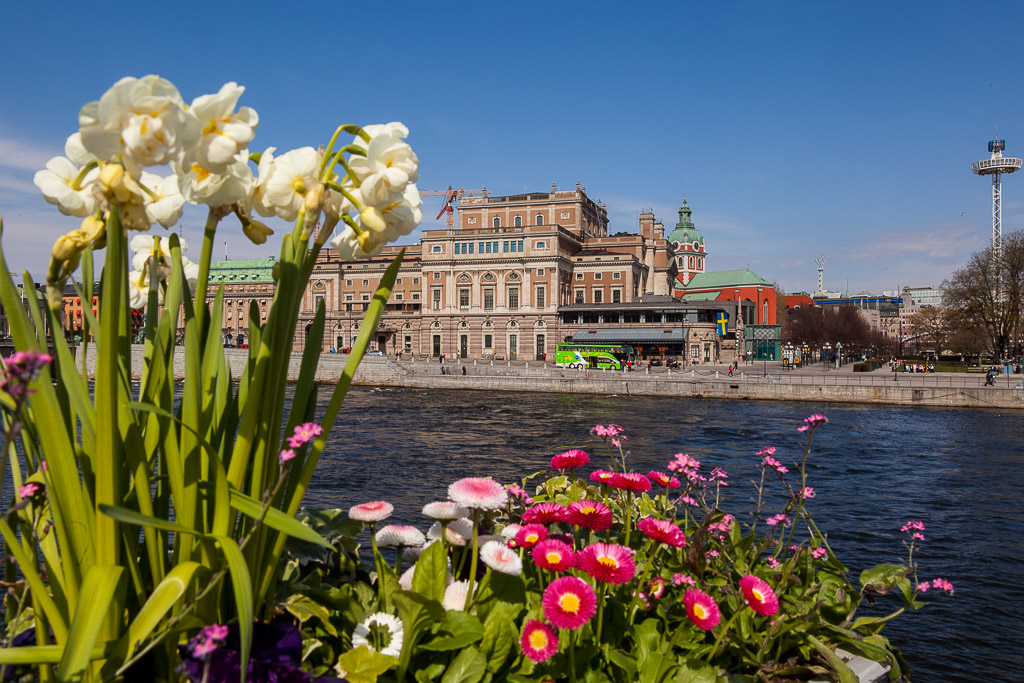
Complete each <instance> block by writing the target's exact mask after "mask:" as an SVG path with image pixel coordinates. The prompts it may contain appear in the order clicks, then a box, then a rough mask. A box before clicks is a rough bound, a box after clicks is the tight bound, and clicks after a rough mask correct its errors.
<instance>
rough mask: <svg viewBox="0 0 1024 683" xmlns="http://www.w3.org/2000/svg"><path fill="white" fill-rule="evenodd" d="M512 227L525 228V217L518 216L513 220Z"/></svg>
mask: <svg viewBox="0 0 1024 683" xmlns="http://www.w3.org/2000/svg"><path fill="white" fill-rule="evenodd" d="M512 225H513V226H515V227H517V228H521V227H523V217H522V216H516V217H515V218H513V219H512Z"/></svg>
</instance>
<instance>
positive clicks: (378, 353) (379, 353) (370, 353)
mask: <svg viewBox="0 0 1024 683" xmlns="http://www.w3.org/2000/svg"><path fill="white" fill-rule="evenodd" d="M366 355H367V356H383V355H384V352H383V351H381V350H380V349H374V350H373V351H367V352H366Z"/></svg>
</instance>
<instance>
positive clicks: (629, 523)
mask: <svg viewBox="0 0 1024 683" xmlns="http://www.w3.org/2000/svg"><path fill="white" fill-rule="evenodd" d="M632 530H633V492H632V491H630V490H628V489H627V490H626V547H627V548H628V547H629V535H630V532H631V531H632Z"/></svg>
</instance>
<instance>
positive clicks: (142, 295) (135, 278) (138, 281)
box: [128, 270, 164, 311]
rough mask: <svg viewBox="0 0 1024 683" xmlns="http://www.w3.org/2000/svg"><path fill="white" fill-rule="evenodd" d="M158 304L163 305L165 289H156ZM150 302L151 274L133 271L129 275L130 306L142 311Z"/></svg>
mask: <svg viewBox="0 0 1024 683" xmlns="http://www.w3.org/2000/svg"><path fill="white" fill-rule="evenodd" d="M156 295H157V302H158V303H160V304H163V302H164V289H163V287H157V288H156ZM148 302H149V273H148V272H147V271H144V270H141V271H140V270H133V271H132V272H130V273H128V305H129V306H131V307H132V309H134V310H136V311H141V310H142V309H144V308H145V307H146V304H147V303H148Z"/></svg>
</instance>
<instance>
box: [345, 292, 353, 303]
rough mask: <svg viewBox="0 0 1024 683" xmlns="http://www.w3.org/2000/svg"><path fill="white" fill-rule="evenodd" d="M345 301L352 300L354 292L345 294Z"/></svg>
mask: <svg viewBox="0 0 1024 683" xmlns="http://www.w3.org/2000/svg"><path fill="white" fill-rule="evenodd" d="M345 301H352V292H348V293H347V294H345Z"/></svg>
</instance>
